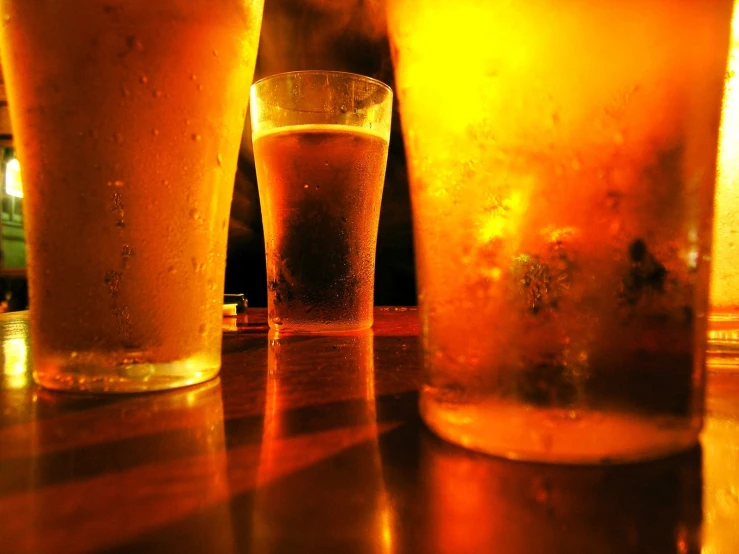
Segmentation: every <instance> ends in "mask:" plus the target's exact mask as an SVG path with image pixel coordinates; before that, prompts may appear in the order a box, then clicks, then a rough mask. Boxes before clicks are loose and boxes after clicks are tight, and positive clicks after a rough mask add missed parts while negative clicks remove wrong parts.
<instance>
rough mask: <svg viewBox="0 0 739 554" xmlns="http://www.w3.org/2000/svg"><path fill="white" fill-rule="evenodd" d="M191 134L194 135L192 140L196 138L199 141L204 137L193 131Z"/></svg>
mask: <svg viewBox="0 0 739 554" xmlns="http://www.w3.org/2000/svg"><path fill="white" fill-rule="evenodd" d="M191 136H192V140H194V141H195V142H198V141H199V140H200V139H201V138H202V137H201V136H200V135H198V134H197V133H193V134H192V135H191Z"/></svg>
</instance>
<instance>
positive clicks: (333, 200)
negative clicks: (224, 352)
mask: <svg viewBox="0 0 739 554" xmlns="http://www.w3.org/2000/svg"><path fill="white" fill-rule="evenodd" d="M387 147H388V142H387V140H386V139H384V138H383V137H382V136H380V135H378V134H375V133H373V132H370V131H367V130H363V129H359V128H356V127H348V126H341V125H301V126H295V127H284V128H281V129H278V130H276V131H268V132H266V133H260V134H255V136H254V158H255V161H256V169H257V178H258V181H259V195H260V200H261V204H262V214H263V218H262V219H263V220H264V237H265V246H266V253H267V283H268V305H269V308H268V311H269V323H270V326H272V327H274V328H278V329H282V330H290V331H318V330H334V331H339V330H347V329H366V328H367V327H370V326H371V325H372V307H373V300H374V276H375V249H376V245H377V226H378V223H379V215H380V201H381V198H382V187H383V183H384V179H385V166H386V163H387Z"/></svg>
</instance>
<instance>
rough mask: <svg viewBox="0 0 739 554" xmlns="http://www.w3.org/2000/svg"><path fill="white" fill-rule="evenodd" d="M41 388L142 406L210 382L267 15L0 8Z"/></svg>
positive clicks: (255, 7) (240, 3) (161, 8)
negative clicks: (118, 394)
mask: <svg viewBox="0 0 739 554" xmlns="http://www.w3.org/2000/svg"><path fill="white" fill-rule="evenodd" d="M0 12H1V15H2V18H3V19H2V33H1V34H0V39H1V44H0V45H1V47H2V61H3V68H4V72H5V76H6V80H7V84H8V90H9V103H10V109H11V117H12V123H13V126H14V132H15V138H16V143H17V145H18V149H19V155H20V162H21V167H22V172H23V180H24V185H25V198H24V203H25V206H24V210H25V218H26V225H27V227H26V229H27V244H28V259H29V286H30V305H31V333H32V349H33V362H34V375H35V378H36V380H37V381H38V382H39V383H40V384H42V385H44V386H47V387H50V388H56V389H81V390H90V391H140V390H153V389H159V388H169V387H174V386H179V385H185V384H191V383H195V382H199V381H203V380H205V379H208V378H210V377H212V376H213V375H215V374H216V373H217V372H218V369H219V367H220V345H221V312H222V310H221V305H222V301H223V300H222V299H223V278H224V267H225V259H224V258H225V250H226V238H227V228H228V220H229V208H230V202H231V195H232V189H233V182H234V174H235V170H236V158H237V154H238V149H239V143H240V137H241V134H242V129H243V122H244V117H245V114H246V107H247V102H248V89H249V85H250V83H251V79H252V75H253V70H254V63H255V57H256V50H257V43H258V38H259V29H260V23H261V14H262V0H249V1H245V0H207V1H206V0H192V1H189V2H180V1H176V0H157V1H154V2H152V1H145V0H115V1H102V0H68V1H65V2H28V1H27V0H0Z"/></svg>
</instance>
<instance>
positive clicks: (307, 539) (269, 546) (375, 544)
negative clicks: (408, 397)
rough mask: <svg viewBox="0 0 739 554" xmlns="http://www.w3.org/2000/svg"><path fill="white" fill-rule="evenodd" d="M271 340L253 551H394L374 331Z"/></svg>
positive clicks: (382, 553) (273, 336) (385, 553)
mask: <svg viewBox="0 0 739 554" xmlns="http://www.w3.org/2000/svg"><path fill="white" fill-rule="evenodd" d="M268 341H269V342H268V375H267V395H266V406H265V416H264V427H263V431H262V450H261V454H260V460H259V469H258V472H257V483H258V486H257V491H256V493H255V503H254V512H253V525H252V533H253V534H252V540H253V544H252V549H253V550H254V552H257V553H262V552H267V553H269V552H283V551H297V550H296V549H298V547H299V545H305V544H310V545H311V546H312V547H313V548H314V549H315V550H316V551H334V550H337V548H338V549H339V550H342V551H351V552H373V553H380V554H389V553H390V552H393V512H392V509H391V506H390V503H389V500H388V496H387V493H386V490H385V483H384V478H383V473H382V463H381V458H380V450H379V443H378V425H377V412H376V406H375V383H374V347H373V341H374V337H373V333H372V331H371V330H369V331H363V332H358V333H346V334H337V335H331V336H320V337H318V336H312V337H307V336H299V335H298V336H296V335H292V336H290V335H280V334H277V333H274V332H270V335H269V339H268ZM327 353H329V354H327ZM327 380H330V381H331V387H330V391H331V393H330V396H329V393H328V392H327V389H326V387H324V386H323V383H325V382H326V381H327ZM309 397H311V398H312V397H315V398H319V399H320V400H318V401H315V400H311V401H310V402H308V403H307V404H306V399H307V398H309Z"/></svg>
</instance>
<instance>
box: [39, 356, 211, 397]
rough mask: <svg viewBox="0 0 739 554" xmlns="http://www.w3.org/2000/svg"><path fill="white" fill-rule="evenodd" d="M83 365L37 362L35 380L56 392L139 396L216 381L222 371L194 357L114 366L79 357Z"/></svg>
mask: <svg viewBox="0 0 739 554" xmlns="http://www.w3.org/2000/svg"><path fill="white" fill-rule="evenodd" d="M76 358H81V359H82V360H84V361H75V362H70V360H69V358H66V359H65V360H64V362H63V363H62V362H60V361H59V360H58V359H53V358H48V357H47V358H45V359H44V358H42V359H41V360H39V361H36V360H34V372H33V379H34V381H36V383H38V384H39V385H41V386H42V387H45V388H48V389H53V390H64V391H74V392H89V393H103V394H108V393H110V394H117V393H140V392H152V391H158V390H167V389H173V388H178V387H186V386H189V385H195V384H198V383H202V382H204V381H208V380H210V379H213V378H214V377H215V376H216V375H218V372H219V371H220V369H221V364H220V360H213V358H210V357H204V356H193V357H191V358H186V359H184V360H176V361H172V362H165V363H119V364H115V365H113V364H111V363H110V357H109V356H105V355H101V354H98V353H95V354H87V355H79V354H78V355H77V356H76Z"/></svg>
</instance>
